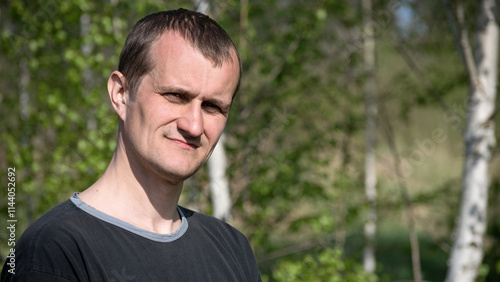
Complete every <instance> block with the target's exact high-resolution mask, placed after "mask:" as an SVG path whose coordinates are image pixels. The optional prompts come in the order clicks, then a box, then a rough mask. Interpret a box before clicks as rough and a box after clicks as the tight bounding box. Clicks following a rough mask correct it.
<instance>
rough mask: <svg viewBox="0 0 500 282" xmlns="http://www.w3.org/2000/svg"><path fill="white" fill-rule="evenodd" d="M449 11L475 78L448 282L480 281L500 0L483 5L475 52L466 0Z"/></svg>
mask: <svg viewBox="0 0 500 282" xmlns="http://www.w3.org/2000/svg"><path fill="white" fill-rule="evenodd" d="M446 4H447V12H448V16H449V19H450V22H451V24H452V28H453V32H454V37H455V39H456V42H457V46H458V50H459V52H460V54H461V56H462V59H463V62H464V65H465V67H466V70H467V73H468V77H469V84H470V87H469V97H468V104H467V113H468V117H467V127H466V129H465V137H464V138H465V160H464V169H463V183H462V198H461V203H460V210H459V215H458V219H457V226H456V230H455V234H454V244H453V248H452V251H451V255H450V258H449V269H448V273H447V277H446V281H475V279H476V277H477V273H478V269H479V266H480V265H481V262H482V259H483V246H484V242H483V237H484V234H485V231H486V227H487V221H486V218H487V217H486V209H487V202H488V186H489V184H490V176H489V173H488V169H489V162H490V158H491V155H492V151H493V148H494V147H495V126H494V122H493V117H494V115H495V96H496V85H497V65H498V43H499V29H498V28H499V27H498V22H497V21H496V19H497V16H498V2H496V1H495V0H482V1H481V2H480V3H479V4H478V5H479V9H478V16H477V23H476V24H477V26H476V32H475V42H474V44H475V45H474V52H473V51H472V48H471V46H470V43H469V40H468V34H467V29H466V27H465V20H464V8H463V6H462V3H461V1H457V2H456V6H455V12H456V20H455V17H454V16H453V15H452V12H451V5H450V4H449V2H448V1H446Z"/></svg>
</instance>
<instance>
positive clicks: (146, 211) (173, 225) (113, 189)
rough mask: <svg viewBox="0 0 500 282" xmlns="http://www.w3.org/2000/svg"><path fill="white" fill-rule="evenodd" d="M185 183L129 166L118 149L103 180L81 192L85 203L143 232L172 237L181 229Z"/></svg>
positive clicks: (124, 155) (81, 197) (121, 151)
mask: <svg viewBox="0 0 500 282" xmlns="http://www.w3.org/2000/svg"><path fill="white" fill-rule="evenodd" d="M181 192H182V182H181V183H177V184H172V183H169V182H166V181H165V180H163V179H162V178H161V177H158V176H155V175H152V174H151V173H150V174H147V173H145V172H144V171H141V170H140V169H139V168H134V167H132V166H131V165H130V162H129V160H128V159H127V157H126V154H124V152H123V150H121V149H120V148H117V150H116V152H115V154H114V156H113V159H112V160H111V163H110V164H109V166H108V168H107V169H106V171H105V173H104V174H103V175H102V177H101V178H100V179H99V180H98V181H97V182H96V183H94V184H93V185H92V186H90V187H89V188H88V189H86V190H85V191H83V192H82V193H80V195H79V197H80V199H82V201H84V202H85V203H86V204H88V205H90V206H92V207H94V208H96V209H97V210H100V211H101V212H104V213H106V214H108V215H110V216H113V217H116V218H118V219H120V220H122V221H125V222H127V223H130V224H132V225H134V226H136V227H139V228H141V229H144V230H147V231H151V232H155V233H161V234H169V233H173V232H174V231H175V230H177V229H178V228H179V227H180V224H181V220H180V216H179V213H178V211H177V204H178V201H179V197H180V194H181Z"/></svg>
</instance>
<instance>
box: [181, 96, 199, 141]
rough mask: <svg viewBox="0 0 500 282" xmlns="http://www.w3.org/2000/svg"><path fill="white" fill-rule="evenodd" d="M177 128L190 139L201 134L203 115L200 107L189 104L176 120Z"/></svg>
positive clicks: (195, 104)
mask: <svg viewBox="0 0 500 282" xmlns="http://www.w3.org/2000/svg"><path fill="white" fill-rule="evenodd" d="M177 126H178V127H179V129H180V130H182V131H184V132H186V133H187V134H189V136H191V137H199V136H201V135H202V134H203V131H204V127H203V114H202V109H201V105H198V104H197V103H189V104H188V105H186V108H185V110H184V112H183V114H182V117H181V118H180V119H179V120H178V122H177Z"/></svg>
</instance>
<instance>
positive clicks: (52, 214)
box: [20, 200, 81, 239]
mask: <svg viewBox="0 0 500 282" xmlns="http://www.w3.org/2000/svg"><path fill="white" fill-rule="evenodd" d="M79 214H81V211H80V210H79V209H78V207H76V206H75V205H74V204H73V203H72V202H71V201H70V200H67V201H65V202H63V203H61V204H59V205H57V206H56V207H54V208H52V209H50V210H49V211H48V212H46V213H45V214H43V215H42V216H41V217H40V218H38V219H37V220H36V221H35V222H34V223H33V224H31V225H30V226H29V227H28V228H27V229H26V231H24V233H23V236H24V237H27V236H34V238H40V237H45V236H44V235H48V236H49V237H50V236H52V235H53V233H57V232H58V231H60V230H67V229H68V227H69V226H68V225H74V224H73V223H74V222H75V220H74V219H75V216H77V215H79ZM23 236H21V238H23ZM21 238H20V239H21Z"/></svg>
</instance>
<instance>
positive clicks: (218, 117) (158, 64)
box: [79, 32, 239, 234]
mask: <svg viewBox="0 0 500 282" xmlns="http://www.w3.org/2000/svg"><path fill="white" fill-rule="evenodd" d="M151 55H152V58H153V61H154V67H153V69H152V71H151V72H150V73H148V74H146V75H145V76H144V77H143V78H142V80H141V82H140V85H139V87H138V90H137V93H136V95H135V99H133V100H132V99H130V95H129V93H128V91H127V89H126V88H125V85H126V81H125V78H124V77H123V75H122V74H121V73H120V72H118V71H115V72H113V73H112V74H111V76H110V78H109V81H108V92H109V96H110V100H111V104H112V105H113V108H114V109H115V111H116V113H117V114H118V116H119V117H120V125H119V134H118V143H117V148H116V151H115V154H114V155H113V159H112V160H111V163H110V164H109V166H108V168H107V169H106V171H105V173H104V174H103V176H102V177H101V178H100V179H99V180H98V181H97V182H96V183H94V184H93V185H92V186H91V187H89V188H88V189H87V190H85V191H84V192H82V193H80V195H79V197H80V198H81V199H82V201H84V202H85V203H87V204H88V205H90V206H92V207H94V208H96V209H97V210H100V211H102V212H104V213H106V214H108V215H111V216H114V217H116V218H118V219H121V220H123V221H125V222H128V223H130V224H132V225H135V226H137V227H139V228H142V229H145V230H148V231H151V232H155V233H161V234H169V233H172V232H174V231H175V230H177V229H178V228H179V227H180V224H181V220H180V218H179V214H178V212H177V203H178V201H179V197H180V194H181V191H182V185H183V181H184V180H185V179H187V178H188V177H190V176H191V175H192V174H194V173H195V172H196V171H197V170H198V169H199V168H200V167H201V166H202V165H203V164H204V163H205V161H206V160H207V159H208V157H209V156H210V154H211V152H212V150H213V149H214V147H215V145H216V144H217V141H218V140H219V137H220V136H221V134H222V131H223V130H224V126H225V124H226V121H227V116H228V111H229V108H230V106H231V100H232V95H233V93H234V91H235V89H236V86H237V83H238V76H239V65H238V59H237V57H236V54H235V53H234V51H233V52H232V56H233V60H232V62H225V63H224V64H223V65H222V66H221V67H215V66H214V65H213V63H212V62H211V61H209V60H207V59H206V58H205V57H203V55H202V54H201V53H200V52H198V51H197V50H195V49H193V47H191V45H189V44H188V43H187V42H186V41H185V40H184V39H183V38H182V37H181V36H180V35H178V34H177V33H174V32H167V33H165V34H163V35H162V36H161V37H160V38H159V39H158V40H157V41H156V42H155V43H153V45H152V46H151ZM111 199H112V200H111Z"/></svg>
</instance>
